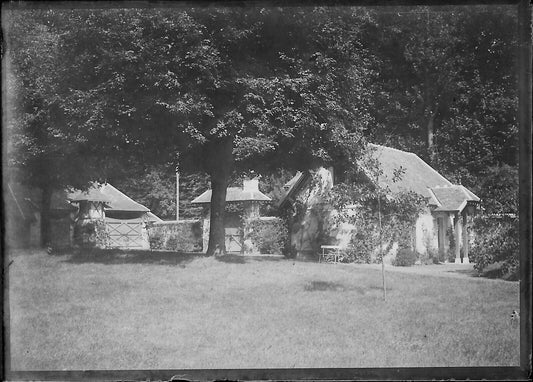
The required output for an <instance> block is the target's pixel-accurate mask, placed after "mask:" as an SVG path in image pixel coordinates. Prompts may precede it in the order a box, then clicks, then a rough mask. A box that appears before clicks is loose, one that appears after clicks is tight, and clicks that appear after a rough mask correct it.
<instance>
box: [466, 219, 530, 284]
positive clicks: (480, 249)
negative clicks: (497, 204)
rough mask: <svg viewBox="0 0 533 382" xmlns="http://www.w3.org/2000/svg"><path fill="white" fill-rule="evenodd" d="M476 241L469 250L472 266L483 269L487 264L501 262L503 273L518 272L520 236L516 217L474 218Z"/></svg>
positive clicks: (479, 269)
mask: <svg viewBox="0 0 533 382" xmlns="http://www.w3.org/2000/svg"><path fill="white" fill-rule="evenodd" d="M473 228H474V232H475V233H476V242H475V245H474V246H473V247H472V250H471V252H470V260H471V261H472V262H474V263H475V264H474V268H475V269H476V270H478V271H480V272H481V271H483V269H485V268H486V267H487V266H488V265H490V264H494V263H501V270H502V273H503V274H513V273H517V272H518V266H519V263H520V251H519V247H520V238H519V235H518V219H516V218H503V219H502V218H498V219H491V218H489V217H485V216H481V217H478V218H476V219H475V220H474V227H473Z"/></svg>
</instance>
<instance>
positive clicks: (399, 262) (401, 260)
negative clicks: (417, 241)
mask: <svg viewBox="0 0 533 382" xmlns="http://www.w3.org/2000/svg"><path fill="white" fill-rule="evenodd" d="M417 259H418V254H417V253H416V252H415V251H413V250H411V249H410V248H407V247H400V248H399V249H398V253H397V254H396V258H395V259H394V260H393V262H392V264H393V265H395V266H399V267H410V266H412V265H415V263H416V260H417Z"/></svg>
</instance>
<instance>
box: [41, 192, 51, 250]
mask: <svg viewBox="0 0 533 382" xmlns="http://www.w3.org/2000/svg"><path fill="white" fill-rule="evenodd" d="M41 197H42V201H41V245H42V246H43V247H45V246H47V245H49V244H50V239H51V236H50V209H51V205H52V189H51V188H50V186H49V185H46V184H45V185H43V186H42V191H41Z"/></svg>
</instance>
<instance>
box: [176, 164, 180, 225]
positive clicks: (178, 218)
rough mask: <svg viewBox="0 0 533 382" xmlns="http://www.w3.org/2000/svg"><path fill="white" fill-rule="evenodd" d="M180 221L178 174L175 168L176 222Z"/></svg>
mask: <svg viewBox="0 0 533 382" xmlns="http://www.w3.org/2000/svg"><path fill="white" fill-rule="evenodd" d="M178 220H180V172H179V169H178V167H176V221H178Z"/></svg>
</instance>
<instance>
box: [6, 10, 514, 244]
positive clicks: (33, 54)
mask: <svg viewBox="0 0 533 382" xmlns="http://www.w3.org/2000/svg"><path fill="white" fill-rule="evenodd" d="M3 17H4V21H5V22H4V23H3V24H4V30H5V39H6V46H7V50H6V58H5V64H4V65H5V68H6V69H7V70H6V73H7V76H6V84H7V89H6V90H7V93H6V94H7V95H8V97H7V99H8V100H7V101H6V102H7V103H6V106H7V117H8V118H7V121H8V122H7V124H6V133H7V134H6V135H7V137H8V139H7V143H8V145H7V149H8V151H7V156H8V159H9V161H8V166H9V169H10V170H12V171H9V174H13V175H14V174H18V175H17V176H18V179H20V180H22V181H25V182H28V183H30V184H33V185H36V186H39V187H41V188H42V189H43V196H46V195H49V194H50V190H51V189H54V188H61V187H64V186H66V185H74V186H83V185H84V184H86V183H87V182H88V181H89V180H109V181H115V180H117V181H121V180H124V179H125V178H126V177H128V175H129V176H130V177H131V174H136V176H135V178H134V177H131V178H132V179H141V178H142V174H147V175H146V179H145V180H144V185H143V183H142V182H141V181H139V182H138V183H139V184H138V186H139V187H138V189H139V193H140V194H141V193H142V192H141V191H142V190H141V189H146V188H149V185H150V181H153V182H156V183H157V184H160V185H161V186H162V188H160V189H159V191H157V192H155V191H154V192H152V196H153V197H154V198H153V200H152V201H151V202H150V203H148V204H150V205H151V203H156V201H155V199H158V198H159V199H161V198H168V196H169V195H170V192H171V191H169V190H170V189H171V187H172V189H173V187H174V183H173V182H169V181H168V179H164V178H165V177H167V178H168V176H169V174H172V173H173V169H174V168H175V167H176V165H177V164H178V163H177V153H180V154H181V160H180V167H181V169H182V171H184V172H193V171H203V172H204V173H206V174H207V175H208V177H209V179H210V182H211V188H212V189H213V193H212V195H213V196H212V202H211V210H212V214H211V219H212V221H211V239H210V244H209V251H208V252H209V253H210V254H212V253H214V252H215V250H217V249H218V250H219V251H221V252H224V229H223V211H224V203H225V192H226V191H225V190H226V188H227V186H228V184H229V182H230V181H231V177H232V176H233V175H234V174H235V172H236V171H237V172H241V171H245V170H248V169H254V170H256V171H258V172H264V173H269V172H272V171H273V170H276V169H278V170H279V169H281V168H284V169H286V170H296V169H298V170H302V169H307V168H312V167H315V166H317V165H331V164H339V163H342V164H344V165H345V166H353V165H355V159H357V157H358V156H359V155H360V153H361V152H362V150H363V148H364V146H365V142H366V140H370V141H373V142H375V143H381V144H386V145H389V146H392V147H396V148H400V149H406V150H409V151H413V152H415V153H417V154H419V155H420V156H422V157H423V158H425V159H426V160H427V161H429V162H430V163H431V164H432V166H434V167H435V168H436V169H437V170H439V171H441V172H442V173H443V174H444V175H446V176H447V177H449V178H450V180H452V181H455V182H459V183H462V184H464V185H466V186H467V187H471V188H472V189H473V190H474V191H475V192H477V193H478V194H479V196H480V197H482V198H484V196H485V195H484V193H485V190H486V189H487V188H486V187H485V186H482V182H481V179H483V177H485V175H486V172H487V171H489V170H487V169H488V168H495V169H493V170H490V171H491V172H492V173H497V172H498V171H504V172H506V173H507V174H509V176H511V177H512V175H513V174H514V173H513V168H516V166H517V163H516V162H517V156H516V153H517V127H516V120H515V112H516V101H517V92H516V89H515V87H516V78H515V75H514V62H515V57H514V49H515V44H516V43H515V40H516V26H515V23H516V15H515V13H514V11H513V9H512V8H510V7H504V6H501V7H500V6H498V7H487V6H470V7H384V8H379V9H374V8H357V7H346V6H333V7H311V6H309V7H274V6H270V7H260V6H231V7H191V8H187V7H176V8H173V9H170V8H169V9H165V8H128V9H78V10H72V9H51V10H50V9H48V10H44V9H43V10H22V9H16V8H15V9H13V10H9V11H8V12H4V16H3ZM498 169H499V170H498ZM150 179H151V180H150ZM130 188H132V189H133V188H135V185H131V187H130ZM489 189H490V188H489ZM45 194H46V195H45ZM145 194H146V195H148V193H146V192H145ZM487 196H488V197H489V200H491V199H490V195H489V194H487ZM147 197H148V196H147ZM45 199H46V197H44V200H45ZM154 206H155V204H154ZM159 207H161V209H162V210H168V209H169V208H171V206H170V204H169V205H168V206H163V205H162V204H160V205H159ZM159 207H158V208H159ZM45 209H46V208H45ZM44 215H46V214H44ZM45 222H46V216H45V219H43V223H45Z"/></svg>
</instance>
